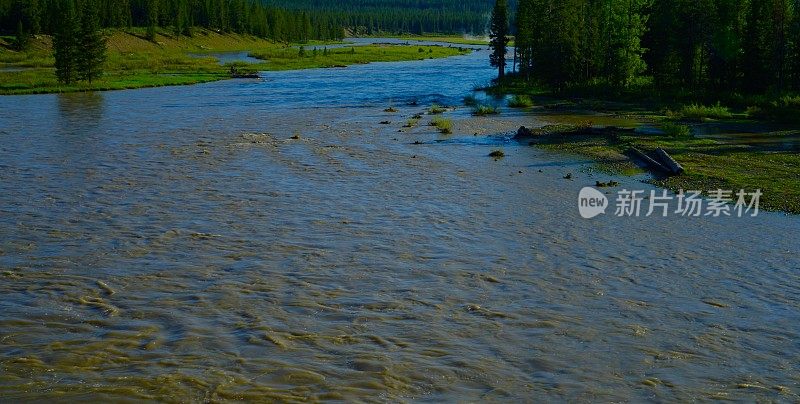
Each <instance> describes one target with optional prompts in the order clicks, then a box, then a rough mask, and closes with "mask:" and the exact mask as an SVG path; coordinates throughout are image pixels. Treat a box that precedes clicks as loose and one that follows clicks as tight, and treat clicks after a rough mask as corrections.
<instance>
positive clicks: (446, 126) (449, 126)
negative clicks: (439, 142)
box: [431, 116, 453, 135]
mask: <svg viewBox="0 0 800 404" xmlns="http://www.w3.org/2000/svg"><path fill="white" fill-rule="evenodd" d="M431 126H435V127H436V128H437V129H439V132H441V133H444V134H446V135H449V134H451V133H453V121H451V120H449V119H447V118H442V117H439V116H437V117H435V118H433V119H431Z"/></svg>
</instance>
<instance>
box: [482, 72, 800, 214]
mask: <svg viewBox="0 0 800 404" xmlns="http://www.w3.org/2000/svg"><path fill="white" fill-rule="evenodd" d="M486 90H487V91H488V92H490V93H494V94H509V95H511V100H510V101H509V105H510V106H518V107H526V108H528V107H531V106H535V107H534V108H536V110H537V111H542V110H544V111H550V112H545V113H553V114H558V115H560V116H564V115H571V114H573V113H574V114H575V115H576V116H580V115H581V114H585V112H587V111H592V112H601V113H605V114H608V115H611V116H627V117H631V118H633V120H635V121H640V122H646V123H648V126H652V129H653V130H652V131H644V132H642V131H636V132H630V131H624V130H619V131H616V132H615V131H611V132H612V133H610V134H606V135H602V136H601V135H596V134H592V131H589V130H586V129H587V125H590V124H591V123H583V124H582V123H574V124H571V125H563V126H555V127H549V128H546V129H545V130H543V131H542V130H540V131H538V132H539V133H540V134H542V133H544V134H545V135H544V136H535V137H534V141H533V143H534V144H536V145H538V146H539V147H542V148H545V149H550V150H558V151H563V152H567V153H574V154H578V155H581V156H585V157H589V158H592V159H594V160H596V161H597V162H598V163H599V164H600V166H601V167H603V168H604V169H606V170H607V171H610V172H613V173H618V174H634V173H640V172H642V170H641V169H640V168H639V166H637V164H635V163H634V160H632V159H631V158H629V157H628V155H627V152H628V151H629V149H630V148H631V147H635V148H637V149H640V150H644V151H652V150H655V149H656V148H658V147H660V148H663V149H664V150H666V151H667V152H668V153H669V154H670V155H672V157H674V158H675V160H676V161H677V162H678V163H680V164H681V165H682V166H683V167H684V168H685V169H686V172H685V173H684V174H682V175H678V176H672V177H667V178H658V179H655V180H653V181H652V182H653V183H654V184H656V185H659V186H663V187H666V188H669V189H672V190H679V189H684V190H702V191H710V190H716V189H725V190H737V191H738V190H739V189H746V190H749V191H753V190H755V189H761V190H762V191H763V192H764V196H763V197H762V198H761V202H762V206H763V207H765V208H767V209H770V210H779V211H785V212H791V213H800V153H798V151H800V130H798V125H797V123H798V122H800V97H799V96H793V95H773V96H742V95H740V94H713V95H709V94H704V95H697V94H691V93H676V92H670V93H665V92H663V91H662V92H659V91H657V90H656V89H654V88H653V86H652V83H649V82H647V81H642V82H641V83H634V84H633V85H631V86H630V87H627V88H623V89H620V88H609V87H606V86H593V87H592V86H590V87H586V86H584V87H571V88H566V89H564V90H563V91H561V92H559V93H553V92H550V91H547V90H545V89H542V88H539V87H536V86H535V85H531V84H530V83H525V82H522V81H519V80H514V79H513V78H512V79H509V80H506V81H504V82H503V83H500V84H497V85H495V86H493V87H490V88H487V89H486ZM584 116H585V115H584ZM584 119H591V118H584Z"/></svg>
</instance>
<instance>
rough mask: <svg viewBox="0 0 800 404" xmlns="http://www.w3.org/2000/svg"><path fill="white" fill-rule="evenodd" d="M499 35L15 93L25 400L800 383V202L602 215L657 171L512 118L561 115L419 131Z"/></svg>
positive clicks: (3, 124) (2, 289)
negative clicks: (484, 44) (465, 49)
mask: <svg viewBox="0 0 800 404" xmlns="http://www.w3.org/2000/svg"><path fill="white" fill-rule="evenodd" d="M487 59H488V52H487V51H486V50H481V51H478V52H474V53H473V54H471V55H467V56H459V57H453V58H448V59H438V60H426V61H419V62H417V61H415V62H407V63H375V64H369V65H359V66H351V67H347V68H335V69H316V70H304V71H289V72H264V73H262V74H261V75H262V80H229V81H221V82H215V83H207V84H201V85H194V86H188V87H165V88H153V89H141V90H126V91H116V92H104V93H85V94H63V95H31V96H6V97H0V139H2V143H0V280H1V281H2V282H0V294H2V299H0V397H2V399H3V401H18V400H32V399H38V400H43V401H44V400H46V401H49V400H52V399H59V400H64V401H89V400H91V401H97V400H101V401H111V400H113V401H118V400H124V399H133V400H142V399H145V400H147V399H157V400H165V401H173V402H174V401H182V402H183V401H224V400H233V399H260V400H270V399H274V400H297V401H301V400H343V401H353V400H363V401H434V402H440V401H462V402H463V401H484V400H491V401H512V400H513V401H520V400H522V401H540V400H569V401H635V402H636V401H644V400H656V401H691V400H701V401H703V400H710V399H731V400H743V401H750V400H778V401H797V400H798V398H799V397H800V396H798V393H800V361H799V360H798V359H799V358H800V343H799V342H798V341H800V302H798V296H800V258H798V252H800V242H798V239H797V234H798V231H799V230H800V218H798V217H797V216H789V215H785V214H782V213H775V212H761V213H760V214H759V215H758V216H757V217H743V218H737V217H721V218H713V217H680V216H675V215H672V216H669V217H667V218H662V217H616V216H614V215H612V214H606V215H601V216H598V217H596V218H594V219H591V220H587V219H583V218H581V217H580V216H579V214H578V209H577V196H578V192H579V190H580V189H581V188H582V187H584V186H586V185H593V184H594V183H595V181H596V180H606V179H609V178H614V179H615V180H617V181H619V182H621V186H620V188H627V189H642V190H645V191H647V192H649V191H650V190H652V189H653V188H652V187H651V186H649V185H647V184H644V183H642V182H641V181H640V180H641V178H638V177H634V178H629V177H619V178H618V177H609V176H607V175H603V174H600V173H598V172H597V171H596V170H593V169H592V168H591V163H590V162H588V161H583V160H581V159H578V158H574V157H569V156H564V155H561V154H557V153H553V152H548V151H543V150H541V149H537V148H535V147H530V146H528V145H526V144H517V143H515V142H513V141H511V140H509V136H508V131H509V128H513V127H514V126H515V125H516V124H517V123H520V122H521V123H525V124H527V125H530V126H536V125H537V124H538V125H542V124H544V123H545V122H547V121H548V119H552V120H554V121H558V119H560V118H559V117H557V116H553V117H546V116H545V117H542V116H531V115H526V114H523V113H520V112H517V113H508V114H505V110H504V114H501V116H499V117H496V118H485V119H484V118H472V117H470V115H469V111H468V109H466V108H463V107H462V108H458V109H456V110H455V111H452V112H447V113H445V116H447V117H450V118H452V119H453V120H454V134H453V135H450V136H445V135H440V134H438V133H436V131H435V130H434V129H433V128H431V127H429V126H426V125H424V123H425V122H426V121H427V119H428V118H429V117H428V116H423V120H422V124H421V125H419V126H417V127H415V128H402V126H403V124H404V123H405V121H406V120H407V119H408V118H409V117H411V116H412V115H414V114H415V113H420V112H424V110H425V109H426V107H428V106H429V105H431V104H432V103H438V104H441V105H459V104H460V103H461V99H462V97H463V96H464V95H465V94H468V93H470V92H471V90H472V89H473V87H475V86H476V85H480V84H485V83H486V82H487V81H488V80H490V79H491V77H492V75H493V74H494V71H493V69H492V68H491V67H489V66H488V65H487V63H486V60H487ZM390 106H392V107H394V108H395V109H397V112H385V111H384V109H386V108H388V107H390ZM386 121H388V122H389V123H385V124H381V122H386ZM476 134H477V135H476ZM498 148H501V149H503V151H504V152H505V158H502V159H499V160H494V159H491V158H489V157H487V154H488V153H489V152H490V151H492V150H494V149H498ZM567 173H569V174H572V179H571V180H569V179H565V178H564V177H565V175H566V174H567ZM609 192H615V190H610V191H609ZM609 213H611V212H609Z"/></svg>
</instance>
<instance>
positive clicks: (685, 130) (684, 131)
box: [661, 122, 692, 138]
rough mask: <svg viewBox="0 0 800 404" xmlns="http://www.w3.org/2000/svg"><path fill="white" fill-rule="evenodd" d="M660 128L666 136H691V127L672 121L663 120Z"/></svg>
mask: <svg viewBox="0 0 800 404" xmlns="http://www.w3.org/2000/svg"><path fill="white" fill-rule="evenodd" d="M661 130H663V131H664V134H666V135H667V136H669V137H674V138H688V137H691V136H692V130H691V128H689V127H688V126H686V125H681V124H678V123H674V122H664V123H663V124H662V125H661Z"/></svg>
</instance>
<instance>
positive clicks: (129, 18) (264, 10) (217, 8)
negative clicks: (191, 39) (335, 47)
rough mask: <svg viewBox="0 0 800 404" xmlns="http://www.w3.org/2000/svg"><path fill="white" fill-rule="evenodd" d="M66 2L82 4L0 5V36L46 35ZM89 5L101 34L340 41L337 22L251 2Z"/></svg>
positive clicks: (107, 0) (18, 0)
mask: <svg viewBox="0 0 800 404" xmlns="http://www.w3.org/2000/svg"><path fill="white" fill-rule="evenodd" d="M66 1H72V2H73V3H75V4H74V5H73V6H74V8H76V9H78V10H80V9H82V8H83V7H82V3H83V2H84V1H86V0H0V33H3V34H11V35H17V36H21V35H23V34H27V35H30V34H39V33H44V34H52V33H54V32H56V31H57V30H58V29H59V25H60V24H61V23H62V21H63V19H62V14H63V10H64V7H65V4H64V3H65V2H66ZM93 4H95V6H94V7H95V8H96V11H97V13H98V16H99V24H100V26H101V27H103V28H125V27H148V28H151V29H154V28H157V27H164V28H170V29H172V30H174V32H176V33H179V34H184V35H191V33H192V31H191V28H192V27H203V28H210V29H215V30H220V31H223V32H236V33H242V34H252V35H257V36H259V37H263V38H270V39H275V40H279V41H293V42H302V41H306V40H309V39H339V38H342V37H343V35H344V31H343V25H342V23H341V21H338V20H336V19H334V18H333V16H331V15H329V14H327V13H323V12H317V11H314V10H288V9H286V8H283V7H278V6H275V5H268V4H265V3H263V2H260V1H254V0H97V1H93ZM151 32H152V31H151Z"/></svg>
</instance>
